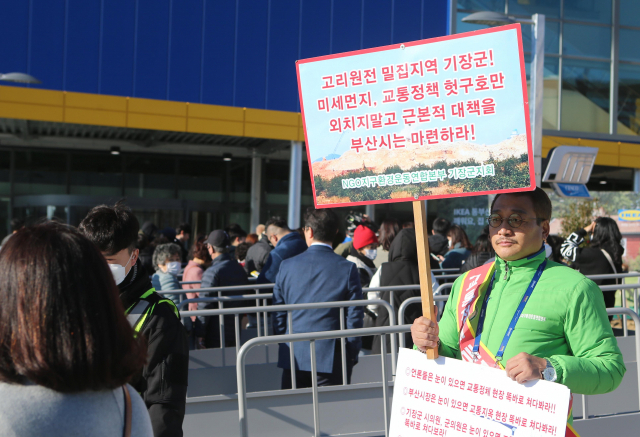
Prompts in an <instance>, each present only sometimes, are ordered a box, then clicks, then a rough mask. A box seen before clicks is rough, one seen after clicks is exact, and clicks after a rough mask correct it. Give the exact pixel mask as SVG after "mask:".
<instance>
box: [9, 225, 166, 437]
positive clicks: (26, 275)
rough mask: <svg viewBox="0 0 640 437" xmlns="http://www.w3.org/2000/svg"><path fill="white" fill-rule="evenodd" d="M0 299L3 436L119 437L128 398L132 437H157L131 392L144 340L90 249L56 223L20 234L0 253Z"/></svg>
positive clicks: (140, 402) (142, 405) (95, 252)
mask: <svg viewBox="0 0 640 437" xmlns="http://www.w3.org/2000/svg"><path fill="white" fill-rule="evenodd" d="M25 290H29V292H28V293H25V292H24V291H25ZM0 301H1V302H2V311H0V344H1V345H2V347H0V434H1V435H2V436H3V437H18V436H19V437H40V436H47V437H67V436H80V435H81V436H90V437H110V436H121V435H123V430H124V427H125V420H124V417H125V405H126V399H127V397H128V398H129V399H130V405H131V412H132V414H131V435H132V436H140V437H152V436H153V431H152V428H151V421H150V419H149V413H148V412H147V407H146V406H145V403H144V401H143V400H142V398H141V397H140V395H139V394H138V393H137V391H136V390H135V389H134V388H133V387H132V386H130V385H129V384H128V382H129V381H131V379H132V378H133V377H134V375H136V374H138V373H139V372H140V371H141V370H142V367H143V365H144V363H145V361H146V350H147V348H146V341H145V340H143V339H142V338H141V337H137V338H136V337H135V336H134V331H133V329H132V328H131V326H130V325H129V322H127V319H126V317H125V315H124V309H123V307H122V304H121V302H120V299H119V298H118V288H117V287H116V284H115V282H114V280H113V276H112V274H111V272H110V270H109V267H107V263H106V261H105V259H104V258H103V257H102V255H101V254H100V251H99V250H98V248H97V247H96V246H95V245H94V244H92V243H91V242H90V241H89V240H88V239H87V238H85V237H84V236H82V235H81V234H80V233H79V232H78V231H77V230H75V229H73V228H71V227H67V226H65V225H60V224H57V223H45V224H41V225H37V226H34V227H30V228H26V229H23V230H21V231H18V232H17V233H16V234H14V236H13V237H11V239H10V240H9V241H8V242H7V245H6V247H5V248H3V250H2V252H1V253H0ZM21 309H23V310H24V309H27V311H23V310H21ZM25 326H26V327H28V329H24V327H25ZM127 393H128V396H127Z"/></svg>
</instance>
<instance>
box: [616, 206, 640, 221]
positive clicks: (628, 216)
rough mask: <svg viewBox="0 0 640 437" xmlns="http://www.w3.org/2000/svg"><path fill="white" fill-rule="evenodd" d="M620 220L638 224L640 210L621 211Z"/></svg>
mask: <svg viewBox="0 0 640 437" xmlns="http://www.w3.org/2000/svg"><path fill="white" fill-rule="evenodd" d="M618 220H621V221H624V222H637V221H638V220H640V210H638V209H619V210H618Z"/></svg>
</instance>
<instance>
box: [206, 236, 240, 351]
mask: <svg viewBox="0 0 640 437" xmlns="http://www.w3.org/2000/svg"><path fill="white" fill-rule="evenodd" d="M206 245H207V250H208V251H209V255H211V259H212V261H211V267H209V268H208V269H207V270H205V272H204V274H203V275H202V283H201V287H202V288H211V287H226V286H230V285H247V284H248V283H249V280H248V279H247V274H246V272H245V271H244V268H243V267H242V266H241V265H240V264H238V262H237V261H236V260H235V259H232V258H231V255H230V253H229V246H230V245H231V241H230V238H229V235H228V234H227V233H226V232H225V231H223V230H222V229H217V230H215V231H213V232H211V233H210V234H209V236H208V237H207V240H206ZM241 294H244V292H243V291H238V292H233V293H224V295H225V296H234V295H241ZM200 295H201V296H202V293H200ZM217 296H218V293H217V292H214V293H207V294H206V296H203V297H217ZM245 305H246V303H245ZM245 305H243V304H242V302H225V305H224V306H225V308H238V307H241V306H245ZM214 308H218V303H217V302H215V303H209V304H207V303H206V302H200V303H198V309H214ZM224 321H225V330H224V333H225V336H224V337H225V344H224V346H225V347H231V346H235V343H236V341H235V338H236V337H235V328H234V320H233V315H228V316H224ZM201 322H202V323H203V324H204V327H205V338H204V344H205V346H206V347H208V348H211V347H222V346H223V345H221V344H220V324H219V323H218V317H217V316H214V317H204V318H202V319H201ZM198 341H200V339H198Z"/></svg>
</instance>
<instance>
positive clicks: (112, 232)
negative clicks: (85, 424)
mask: <svg viewBox="0 0 640 437" xmlns="http://www.w3.org/2000/svg"><path fill="white" fill-rule="evenodd" d="M139 227H140V226H139V223H138V219H137V218H136V216H135V215H134V214H133V212H132V211H131V209H130V208H129V207H127V206H125V205H124V204H122V203H120V202H119V203H117V204H116V205H114V206H107V205H100V206H96V207H95V208H93V209H92V210H91V211H89V213H88V214H87V216H86V217H85V218H84V219H83V220H82V222H81V223H80V226H79V230H80V232H82V233H83V234H84V235H85V236H86V237H87V238H88V239H89V240H90V241H91V242H92V243H93V244H95V245H96V246H97V247H98V249H99V250H100V252H101V253H102V255H103V256H104V257H105V259H106V261H107V263H108V264H109V267H110V269H111V273H112V274H113V278H114V280H115V282H116V285H117V286H118V289H119V292H120V301H121V302H122V306H123V307H124V308H125V314H126V315H127V319H128V321H129V323H130V324H131V326H132V327H133V330H134V331H135V332H136V334H137V335H141V336H143V337H144V338H145V339H146V340H145V341H146V342H147V360H146V364H145V365H144V367H143V369H142V374H141V375H140V376H139V377H137V379H136V380H134V381H132V384H131V385H132V386H133V387H134V388H135V389H136V391H137V392H138V393H140V396H142V399H143V400H144V402H145V404H146V406H147V409H148V411H149V417H150V418H151V426H152V428H153V433H154V436H155V437H160V436H162V437H164V436H172V437H173V436H182V422H183V420H184V413H185V406H186V397H187V385H188V370H189V343H188V339H187V333H186V331H185V328H184V326H183V325H182V323H181V322H180V313H179V312H178V308H177V307H176V305H175V304H174V303H173V301H171V300H170V299H166V298H164V297H162V296H160V295H159V294H157V293H156V292H155V289H154V288H153V286H152V285H151V281H150V280H149V276H148V275H147V274H146V271H145V270H144V268H143V267H142V263H141V262H140V260H139V252H140V251H139V250H138V249H137V248H136V242H137V239H138V229H139Z"/></svg>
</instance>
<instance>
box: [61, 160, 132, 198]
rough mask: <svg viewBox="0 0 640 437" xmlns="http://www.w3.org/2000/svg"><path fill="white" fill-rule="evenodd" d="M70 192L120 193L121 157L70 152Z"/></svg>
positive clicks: (91, 193) (111, 194) (87, 193)
mask: <svg viewBox="0 0 640 437" xmlns="http://www.w3.org/2000/svg"><path fill="white" fill-rule="evenodd" d="M69 177H70V178H71V194H86V195H96V196H120V195H122V158H121V156H114V155H111V154H107V153H92V154H81V153H72V154H71V173H70V176H69Z"/></svg>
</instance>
